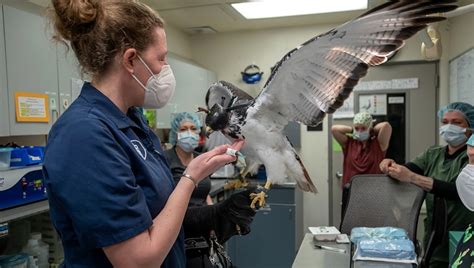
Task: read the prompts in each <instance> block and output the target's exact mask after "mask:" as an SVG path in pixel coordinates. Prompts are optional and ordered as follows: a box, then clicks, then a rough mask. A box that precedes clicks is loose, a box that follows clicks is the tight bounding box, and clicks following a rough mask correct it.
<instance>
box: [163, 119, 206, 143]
mask: <svg viewBox="0 0 474 268" xmlns="http://www.w3.org/2000/svg"><path fill="white" fill-rule="evenodd" d="M186 121H187V122H191V123H193V124H194V125H195V126H196V128H197V129H198V130H197V133H199V132H201V121H199V118H198V117H197V116H196V114H194V113H188V112H181V113H178V114H176V115H175V116H174V118H173V119H172V120H171V130H170V134H169V142H170V143H171V144H172V145H175V144H176V136H177V135H178V132H179V127H180V126H181V124H182V123H183V122H186Z"/></svg>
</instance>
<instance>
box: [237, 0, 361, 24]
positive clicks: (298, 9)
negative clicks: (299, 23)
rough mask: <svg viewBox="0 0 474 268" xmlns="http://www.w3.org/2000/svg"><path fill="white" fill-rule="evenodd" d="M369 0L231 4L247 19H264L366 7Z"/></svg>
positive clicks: (264, 0)
mask: <svg viewBox="0 0 474 268" xmlns="http://www.w3.org/2000/svg"><path fill="white" fill-rule="evenodd" d="M367 1H368V0H260V1H251V2H245V3H237V4H231V5H232V7H233V8H235V9H236V10H237V11H238V12H239V13H240V14H242V15H243V16H244V17H245V18H247V19H262V18H274V17H288V16H298V15H308V14H320V13H330V12H340V11H349V10H359V9H366V8H367Z"/></svg>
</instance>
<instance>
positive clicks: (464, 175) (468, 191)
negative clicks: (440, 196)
mask: <svg viewBox="0 0 474 268" xmlns="http://www.w3.org/2000/svg"><path fill="white" fill-rule="evenodd" d="M456 188H457V190H458V194H459V198H460V199H461V201H462V203H463V204H464V206H465V207H466V208H468V209H469V210H471V211H474V165H469V164H468V165H467V166H466V167H464V168H463V170H462V171H461V173H459V175H458V178H457V179H456Z"/></svg>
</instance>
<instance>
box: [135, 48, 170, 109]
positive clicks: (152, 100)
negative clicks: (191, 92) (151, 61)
mask: <svg viewBox="0 0 474 268" xmlns="http://www.w3.org/2000/svg"><path fill="white" fill-rule="evenodd" d="M138 59H140V61H141V62H142V63H143V65H145V67H146V69H147V70H148V71H149V72H150V74H151V76H150V78H149V79H148V81H147V83H146V86H145V85H143V83H142V82H140V80H138V78H137V77H136V76H135V75H134V74H132V77H133V78H134V79H135V80H136V81H137V82H138V83H139V84H140V86H142V88H143V89H144V90H145V101H144V102H143V108H147V109H160V108H162V107H163V106H165V105H166V104H167V103H168V101H169V100H170V99H171V97H173V94H174V90H175V88H176V80H175V78H174V75H173V71H172V70H171V67H170V66H169V65H168V64H167V65H163V67H162V68H161V71H160V73H159V74H153V72H152V71H151V69H150V68H149V67H148V65H147V64H146V63H145V62H144V61H143V59H142V58H141V57H140V56H138Z"/></svg>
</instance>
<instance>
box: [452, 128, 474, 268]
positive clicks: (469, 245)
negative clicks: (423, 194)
mask: <svg viewBox="0 0 474 268" xmlns="http://www.w3.org/2000/svg"><path fill="white" fill-rule="evenodd" d="M467 145H468V146H467V156H468V157H469V164H467V165H466V167H464V169H463V170H462V171H461V173H460V174H459V176H458V179H457V180H456V188H457V190H458V193H459V198H461V201H462V203H463V204H464V206H465V207H466V208H467V209H469V210H470V211H474V135H471V138H469V140H468V141H467ZM473 249H474V222H473V223H471V224H469V226H468V227H467V229H466V231H464V235H463V236H462V237H461V240H460V241H459V243H458V246H457V248H456V252H455V253H454V257H453V259H452V260H451V266H450V267H451V268H471V267H474V265H473V263H474V251H473Z"/></svg>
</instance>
